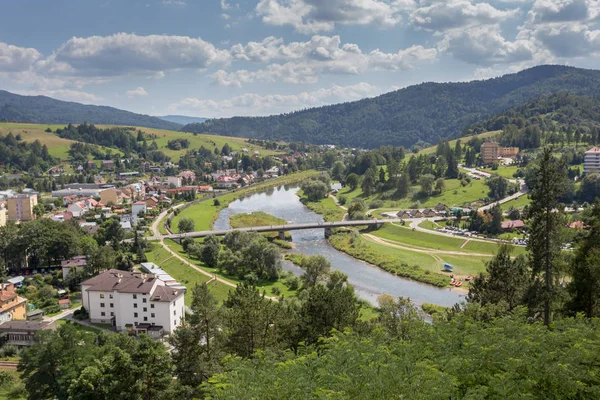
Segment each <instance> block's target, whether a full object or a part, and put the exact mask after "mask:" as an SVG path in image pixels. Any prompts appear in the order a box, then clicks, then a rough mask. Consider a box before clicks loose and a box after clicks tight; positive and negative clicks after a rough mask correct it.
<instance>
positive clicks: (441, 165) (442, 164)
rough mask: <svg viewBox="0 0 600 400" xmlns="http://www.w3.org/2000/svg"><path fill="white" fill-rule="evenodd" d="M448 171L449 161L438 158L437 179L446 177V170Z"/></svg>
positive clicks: (436, 164)
mask: <svg viewBox="0 0 600 400" xmlns="http://www.w3.org/2000/svg"><path fill="white" fill-rule="evenodd" d="M447 169H448V161H447V160H446V157H444V156H438V158H437V160H436V162H435V176H436V178H442V177H444V175H446V170H447Z"/></svg>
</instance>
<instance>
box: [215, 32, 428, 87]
mask: <svg viewBox="0 0 600 400" xmlns="http://www.w3.org/2000/svg"><path fill="white" fill-rule="evenodd" d="M230 52H231V56H232V57H233V59H234V60H243V61H250V62H255V63H268V62H272V61H274V60H281V61H287V62H284V63H282V64H270V65H268V66H267V67H266V68H263V69H259V70H256V71H248V70H245V69H243V70H238V71H234V72H227V71H224V70H219V71H217V72H216V73H214V74H212V75H210V76H211V78H213V79H214V80H215V82H217V83H218V84H220V85H225V86H237V87H241V86H243V85H244V84H246V83H251V82H256V81H267V82H276V81H283V82H286V83H301V84H305V83H314V82H317V81H318V79H319V74H322V73H333V74H352V75H357V74H361V73H364V72H366V71H369V70H392V71H398V70H407V69H411V68H413V67H414V65H415V64H417V63H421V62H431V61H433V60H435V59H436V56H437V50H436V49H435V48H425V47H423V46H420V45H418V46H411V47H409V48H407V49H402V50H399V51H398V52H396V53H385V52H383V51H381V50H379V49H376V50H373V51H371V52H370V53H365V52H363V51H362V50H361V49H360V48H359V47H358V45H356V44H352V43H344V44H342V42H341V38H340V37H339V36H331V37H330V36H320V35H315V36H313V37H312V38H311V39H310V40H308V41H305V42H292V43H288V44H285V43H284V41H283V39H280V38H275V37H268V38H266V39H264V40H263V41H262V42H250V43H248V44H246V45H245V46H242V45H239V44H238V45H235V46H233V47H232V48H231V51H230Z"/></svg>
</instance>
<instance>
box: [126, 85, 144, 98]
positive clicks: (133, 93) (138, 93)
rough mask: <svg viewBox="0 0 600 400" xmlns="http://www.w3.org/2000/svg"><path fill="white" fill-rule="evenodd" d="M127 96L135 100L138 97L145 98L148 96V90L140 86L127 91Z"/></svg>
mask: <svg viewBox="0 0 600 400" xmlns="http://www.w3.org/2000/svg"><path fill="white" fill-rule="evenodd" d="M125 95H126V96H127V97H129V98H130V99H134V98H136V97H145V96H148V92H146V90H145V89H144V88H143V87H141V86H138V87H137V88H135V89H132V90H128V91H126V92H125Z"/></svg>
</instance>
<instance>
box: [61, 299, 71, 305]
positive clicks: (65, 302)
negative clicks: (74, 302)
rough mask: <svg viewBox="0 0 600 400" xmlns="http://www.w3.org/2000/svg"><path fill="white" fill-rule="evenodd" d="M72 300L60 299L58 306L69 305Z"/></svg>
mask: <svg viewBox="0 0 600 400" xmlns="http://www.w3.org/2000/svg"><path fill="white" fill-rule="evenodd" d="M70 302H71V300H69V299H60V300H58V304H69V303H70Z"/></svg>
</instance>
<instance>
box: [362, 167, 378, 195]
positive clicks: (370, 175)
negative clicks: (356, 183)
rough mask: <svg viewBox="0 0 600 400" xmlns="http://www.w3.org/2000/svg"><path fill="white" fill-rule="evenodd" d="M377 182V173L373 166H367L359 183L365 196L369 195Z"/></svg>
mask: <svg viewBox="0 0 600 400" xmlns="http://www.w3.org/2000/svg"><path fill="white" fill-rule="evenodd" d="M376 184H377V173H376V172H375V170H374V169H373V168H369V169H368V170H367V172H365V174H364V175H363V180H362V183H361V186H360V187H361V189H362V191H363V194H364V195H365V196H370V195H371V194H372V193H373V191H374V190H375V185H376Z"/></svg>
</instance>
